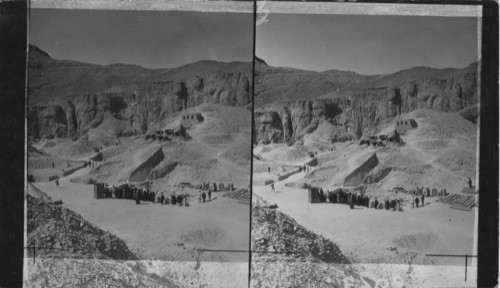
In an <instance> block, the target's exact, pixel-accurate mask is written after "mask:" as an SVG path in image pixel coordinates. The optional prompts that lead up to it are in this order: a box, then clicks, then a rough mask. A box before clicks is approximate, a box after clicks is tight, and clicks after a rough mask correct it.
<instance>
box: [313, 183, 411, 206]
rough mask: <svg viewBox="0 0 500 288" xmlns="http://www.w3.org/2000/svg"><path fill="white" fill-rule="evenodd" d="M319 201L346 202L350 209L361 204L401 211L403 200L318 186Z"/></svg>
mask: <svg viewBox="0 0 500 288" xmlns="http://www.w3.org/2000/svg"><path fill="white" fill-rule="evenodd" d="M319 202H320V203H321V202H323V203H332V204H347V205H349V207H350V208H351V209H354V207H355V206H361V207H366V208H375V209H386V210H390V209H392V210H393V211H403V209H402V206H403V200H402V199H400V198H399V199H389V198H386V199H385V200H384V201H379V200H378V198H377V197H374V196H370V197H369V196H367V195H361V194H360V193H358V192H351V191H345V190H343V189H337V190H334V191H328V190H327V191H326V192H325V191H323V188H319Z"/></svg>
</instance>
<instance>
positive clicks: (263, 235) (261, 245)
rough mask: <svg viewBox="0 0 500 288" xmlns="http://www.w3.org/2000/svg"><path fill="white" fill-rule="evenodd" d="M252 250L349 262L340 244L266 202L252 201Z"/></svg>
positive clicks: (313, 259)
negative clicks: (270, 206)
mask: <svg viewBox="0 0 500 288" xmlns="http://www.w3.org/2000/svg"><path fill="white" fill-rule="evenodd" d="M251 235H252V238H251V241H252V242H251V243H252V251H268V252H293V253H295V254H300V256H303V257H306V258H309V259H311V260H312V261H318V262H325V263H349V260H348V259H347V258H346V257H345V256H344V255H343V254H342V252H341V251H340V249H339V248H338V246H337V245H335V244H334V243H333V242H332V241H330V240H329V239H327V238H324V237H323V236H320V235H318V234H315V233H313V232H311V231H309V230H307V229H306V228H305V227H303V226H302V225H300V224H298V223H297V221H295V220H294V219H293V218H291V217H290V216H288V215H286V214H283V213H281V212H279V211H276V210H275V209H270V208H266V206H259V205H252V234H251Z"/></svg>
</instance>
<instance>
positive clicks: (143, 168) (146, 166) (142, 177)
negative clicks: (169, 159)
mask: <svg viewBox="0 0 500 288" xmlns="http://www.w3.org/2000/svg"><path fill="white" fill-rule="evenodd" d="M163 159H165V155H163V151H162V149H161V148H158V150H157V151H156V152H155V153H153V155H151V156H150V157H149V158H148V159H147V160H146V161H144V162H143V163H142V164H141V165H139V167H137V168H136V169H135V170H134V171H132V173H130V178H129V181H130V182H143V181H146V180H147V178H148V176H149V173H151V171H152V170H153V168H154V167H156V165H158V164H160V162H161V161H163Z"/></svg>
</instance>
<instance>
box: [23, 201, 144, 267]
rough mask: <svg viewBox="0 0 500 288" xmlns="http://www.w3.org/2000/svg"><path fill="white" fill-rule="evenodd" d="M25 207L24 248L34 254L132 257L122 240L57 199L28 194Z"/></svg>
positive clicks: (103, 257)
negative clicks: (39, 197)
mask: <svg viewBox="0 0 500 288" xmlns="http://www.w3.org/2000/svg"><path fill="white" fill-rule="evenodd" d="M27 206H28V216H27V217H28V224H27V226H28V227H27V228H28V247H34V249H36V252H35V253H36V257H39V256H43V257H56V258H63V257H64V258H78V259H80V258H97V259H115V260H134V259H136V257H135V256H134V254H133V253H132V252H131V251H130V250H129V249H128V247H127V245H126V244H125V242H123V240H121V239H119V238H118V237H117V236H115V235H113V234H111V233H109V232H106V231H104V230H101V229H99V228H97V227H95V226H94V225H92V224H91V223H89V222H88V221H86V220H85V219H83V218H82V217H81V216H80V215H79V214H78V213H75V212H73V211H71V210H69V209H67V208H65V207H63V206H62V205H57V202H55V203H51V202H47V201H43V200H41V199H38V198H35V197H32V196H30V195H28V196H27ZM29 251H30V252H31V253H33V249H30V250H29Z"/></svg>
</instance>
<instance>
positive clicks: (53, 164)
mask: <svg viewBox="0 0 500 288" xmlns="http://www.w3.org/2000/svg"><path fill="white" fill-rule="evenodd" d="M55 165H56V164H55V163H54V161H52V168H54V166H55ZM469 180H470V178H469Z"/></svg>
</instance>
